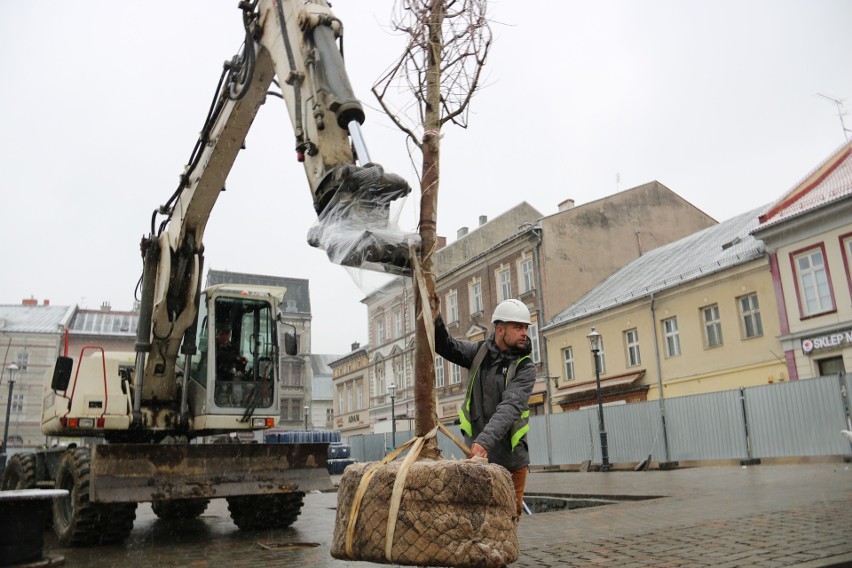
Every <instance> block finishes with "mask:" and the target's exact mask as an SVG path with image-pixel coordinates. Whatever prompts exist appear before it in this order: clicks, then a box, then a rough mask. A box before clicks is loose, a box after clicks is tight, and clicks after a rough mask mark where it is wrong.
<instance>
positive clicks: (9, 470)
mask: <svg viewBox="0 0 852 568" xmlns="http://www.w3.org/2000/svg"><path fill="white" fill-rule="evenodd" d="M36 481H38V479H37V477H36V455H35V454H15V455H14V456H12V457H11V458H10V459H9V463H7V464H6V473H5V474H4V475H3V484H2V486H0V488H1V489H3V490H11V489H35V486H36Z"/></svg>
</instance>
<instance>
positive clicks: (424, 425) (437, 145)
mask: <svg viewBox="0 0 852 568" xmlns="http://www.w3.org/2000/svg"><path fill="white" fill-rule="evenodd" d="M430 16H431V17H430V18H429V23H428V26H429V63H428V69H427V72H426V109H425V110H426V112H425V118H424V121H423V129H424V133H423V143H422V144H421V151H422V154H423V178H422V179H421V182H420V241H421V245H420V246H421V257H422V258H421V266H422V268H423V275H424V277H425V280H426V292H427V295H428V297H429V298H433V297H435V274H434V272H433V271H432V255H433V254H434V252H435V241H436V237H435V235H436V229H437V223H438V219H437V217H438V180H439V177H440V176H439V172H440V155H441V142H440V129H441V52H442V49H443V34H442V33H441V27H442V24H443V20H444V3H443V1H442V0H433V2H432V9H431V15H430ZM415 286H416V284H415ZM420 298H421V297H420V295H415V301H414V313H415V316H416V320H417V328H416V332H415V351H414V369H415V385H414V406H415V414H414V429H415V434H416V435H417V436H423V435H425V434H426V433H428V432H429V431H430V430H431V429H432V428H434V427H435V426H436V425H437V420H438V414H437V409H436V404H435V356H434V353H432V349H431V347H430V346H429V341H428V339H427V337H426V329H427V328H426V326H432V325H434V323H433V321H432V319H431V318H430V319H429V321H426V318H425V317H424V315H423V305H422V303H421V299H420ZM436 308H437V306H432V310H433V313H432V315H433V316H435V315H437V314H435V313H434V310H435V309H436Z"/></svg>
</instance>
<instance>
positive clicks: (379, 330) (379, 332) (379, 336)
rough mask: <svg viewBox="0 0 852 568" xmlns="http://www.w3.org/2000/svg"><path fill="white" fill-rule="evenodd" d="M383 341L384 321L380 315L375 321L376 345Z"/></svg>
mask: <svg viewBox="0 0 852 568" xmlns="http://www.w3.org/2000/svg"><path fill="white" fill-rule="evenodd" d="M384 342H385V321H384V316H382V317H381V318H380V319H379V320H378V321H377V322H376V345H382V344H383V343H384Z"/></svg>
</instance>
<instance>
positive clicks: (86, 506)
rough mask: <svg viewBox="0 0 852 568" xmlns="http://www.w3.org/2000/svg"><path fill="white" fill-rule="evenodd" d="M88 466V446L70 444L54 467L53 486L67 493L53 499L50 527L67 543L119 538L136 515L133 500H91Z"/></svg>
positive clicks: (75, 544)
mask: <svg viewBox="0 0 852 568" xmlns="http://www.w3.org/2000/svg"><path fill="white" fill-rule="evenodd" d="M90 466H91V453H90V451H89V449H88V448H72V449H69V450H68V451H66V452H65V454H63V456H62V458H61V459H60V460H59V465H58V466H57V468H56V485H55V487H56V488H57V489H66V490H68V496H67V497H64V498H59V499H54V500H53V530H54V532H55V533H56V537H57V539H58V540H59V542H60V543H61V544H63V545H66V546H68V545H71V546H85V545H91V544H102V543H118V542H122V541H124V540H125V539H126V538H127V536H128V535H129V534H130V531H131V530H132V529H133V521H134V520H135V519H136V503H104V504H100V503H92V502H91V500H90V492H91V479H90V475H91V468H90Z"/></svg>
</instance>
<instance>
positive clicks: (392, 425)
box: [388, 383, 396, 449]
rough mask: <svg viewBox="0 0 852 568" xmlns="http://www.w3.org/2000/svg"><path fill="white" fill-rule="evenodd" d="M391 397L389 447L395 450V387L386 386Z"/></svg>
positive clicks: (393, 385)
mask: <svg viewBox="0 0 852 568" xmlns="http://www.w3.org/2000/svg"><path fill="white" fill-rule="evenodd" d="M388 390H389V391H390V397H391V446H393V449H396V396H395V395H396V385H395V384H393V383H391V384H389V385H388Z"/></svg>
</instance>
